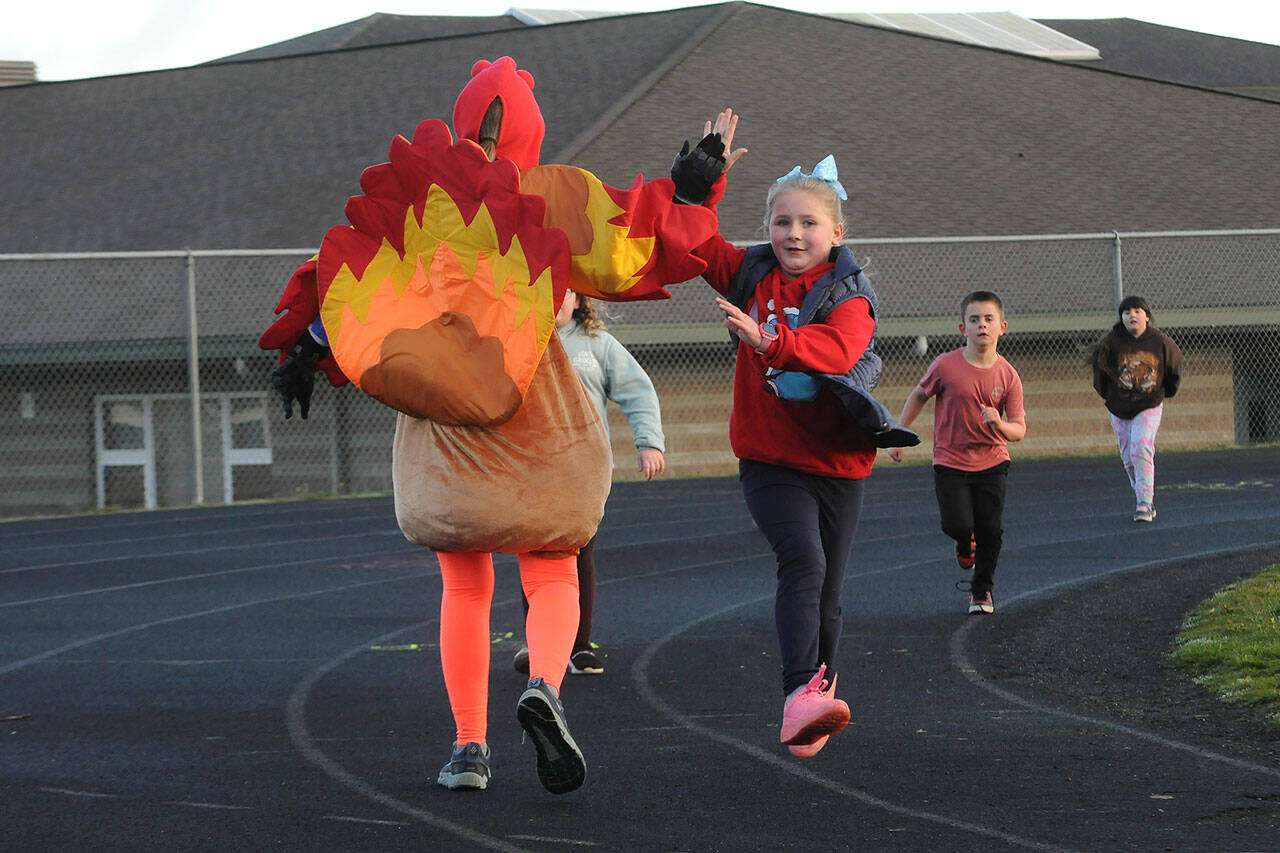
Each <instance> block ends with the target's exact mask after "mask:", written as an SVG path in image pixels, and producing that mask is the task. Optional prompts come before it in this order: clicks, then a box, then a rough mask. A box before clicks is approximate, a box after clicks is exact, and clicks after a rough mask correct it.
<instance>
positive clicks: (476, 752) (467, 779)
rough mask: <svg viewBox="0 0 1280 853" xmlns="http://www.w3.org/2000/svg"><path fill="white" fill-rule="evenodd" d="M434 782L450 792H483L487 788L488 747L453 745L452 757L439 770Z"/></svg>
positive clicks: (477, 744) (485, 744) (478, 744)
mask: <svg viewBox="0 0 1280 853" xmlns="http://www.w3.org/2000/svg"><path fill="white" fill-rule="evenodd" d="M436 782H437V783H439V784H441V785H444V786H445V787H446V788H448V789H449V790H450V791H459V790H477V791H483V790H484V789H485V788H487V787H489V745H488V744H487V743H465V744H457V743H455V744H454V745H453V755H452V757H450V759H449V763H448V764H446V765H445V766H444V767H441V768H440V775H439V776H438V777H437V778H436Z"/></svg>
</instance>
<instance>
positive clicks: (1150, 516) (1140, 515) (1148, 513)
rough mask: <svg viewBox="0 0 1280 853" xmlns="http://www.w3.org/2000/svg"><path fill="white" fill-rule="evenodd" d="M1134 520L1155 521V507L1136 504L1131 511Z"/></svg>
mask: <svg viewBox="0 0 1280 853" xmlns="http://www.w3.org/2000/svg"><path fill="white" fill-rule="evenodd" d="M1133 520H1134V521H1155V520H1156V508H1155V507H1153V506H1149V505H1147V504H1138V508H1137V509H1136V510H1135V511H1134V513H1133Z"/></svg>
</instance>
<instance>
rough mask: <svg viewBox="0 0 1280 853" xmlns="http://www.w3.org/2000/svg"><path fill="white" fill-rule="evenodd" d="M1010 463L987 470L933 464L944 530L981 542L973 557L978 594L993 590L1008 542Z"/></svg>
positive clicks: (964, 540) (960, 539)
mask: <svg viewBox="0 0 1280 853" xmlns="http://www.w3.org/2000/svg"><path fill="white" fill-rule="evenodd" d="M1008 480H1009V462H1008V460H1006V461H1004V462H1001V463H1000V464H999V465H997V466H995V467H994V468H988V469H986V470H985V471H961V470H960V469H958V468H948V467H947V466H946V465H934V466H933V488H934V491H936V492H937V493H938V514H939V515H940V516H941V517H942V532H943V533H945V534H947V535H948V536H950V537H951V538H952V539H954V540H956V542H958V543H962V544H964V545H968V544H969V537H970V536H972V537H973V539H974V541H975V542H976V543H977V548H976V550H975V554H974V560H973V581H972V584H973V586H972V589H973V594H974V595H975V596H978V597H980V596H983V595H985V594H986V593H988V592H990V591H991V588H992V585H993V583H994V577H995V573H996V563H997V562H998V561H999V559H1000V547H1001V545H1002V544H1003V543H1004V492H1005V484H1006V483H1007V482H1008Z"/></svg>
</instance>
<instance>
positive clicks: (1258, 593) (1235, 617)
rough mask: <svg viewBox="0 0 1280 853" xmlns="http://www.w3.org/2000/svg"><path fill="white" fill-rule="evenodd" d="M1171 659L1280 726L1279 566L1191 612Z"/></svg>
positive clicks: (1226, 699) (1223, 591) (1234, 701)
mask: <svg viewBox="0 0 1280 853" xmlns="http://www.w3.org/2000/svg"><path fill="white" fill-rule="evenodd" d="M1170 663H1171V664H1172V665H1173V666H1174V667H1176V668H1178V669H1181V670H1185V671H1187V672H1190V673H1191V674H1192V675H1193V676H1194V677H1195V680H1196V682H1197V683H1199V684H1202V685H1204V686H1205V687H1206V688H1208V689H1210V690H1212V691H1213V692H1214V693H1215V694H1216V695H1217V697H1218V698H1219V699H1221V700H1222V701H1224V702H1230V703H1231V704H1233V705H1243V706H1247V707H1257V708H1260V709H1262V710H1263V711H1264V712H1265V713H1266V719H1267V723H1268V724H1269V725H1270V726H1272V727H1276V728H1280V565H1275V566H1270V567H1268V568H1266V569H1263V570H1262V571H1261V572H1259V573H1258V574H1256V575H1254V576H1253V577H1250V578H1247V579H1245V580H1242V581H1239V582H1238V583H1234V584H1231V585H1230V586H1226V587H1223V588H1222V589H1220V590H1218V591H1217V592H1216V593H1214V595H1213V597H1211V598H1209V599H1208V600H1207V601H1204V602H1202V603H1201V604H1200V605H1199V606H1198V607H1196V608H1195V609H1194V610H1192V611H1191V612H1190V613H1189V614H1188V615H1187V618H1186V619H1185V620H1184V621H1183V623H1182V628H1181V630H1180V631H1179V632H1178V636H1177V638H1176V640H1175V641H1174V649H1173V652H1172V654H1171V655H1170Z"/></svg>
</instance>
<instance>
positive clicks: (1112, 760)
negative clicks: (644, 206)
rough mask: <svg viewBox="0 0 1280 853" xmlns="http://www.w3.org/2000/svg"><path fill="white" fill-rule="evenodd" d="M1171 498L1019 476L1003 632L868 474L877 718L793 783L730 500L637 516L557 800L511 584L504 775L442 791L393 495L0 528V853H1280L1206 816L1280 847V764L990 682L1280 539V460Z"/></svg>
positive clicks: (927, 528) (860, 687) (1219, 476)
mask: <svg viewBox="0 0 1280 853" xmlns="http://www.w3.org/2000/svg"><path fill="white" fill-rule="evenodd" d="M1158 476H1159V482H1160V486H1161V488H1160V490H1159V491H1158V493H1157V506H1158V509H1159V517H1158V518H1157V520H1156V522H1155V523H1154V524H1150V525H1137V524H1133V523H1132V522H1130V520H1129V511H1130V507H1131V496H1130V493H1129V489H1128V485H1127V483H1125V480H1124V474H1123V471H1122V470H1121V467H1120V463H1119V461H1118V460H1117V459H1113V458H1110V457H1108V458H1105V459H1065V460H1049V461H1022V462H1015V463H1014V467H1013V469H1012V472H1011V475H1010V488H1009V505H1008V511H1007V516H1006V534H1005V543H1006V544H1005V551H1004V555H1003V557H1002V559H1001V561H1000V569H999V573H998V574H997V578H996V584H997V586H996V598H995V600H996V607H997V610H996V614H995V615H994V616H993V617H989V618H981V617H974V618H969V617H967V616H966V615H965V609H966V608H965V603H966V600H965V596H964V595H963V593H960V592H958V591H956V589H955V588H954V582H955V581H956V580H957V579H958V578H959V577H960V572H959V571H958V569H956V567H955V565H954V561H953V558H952V554H951V546H950V544H949V541H948V540H946V539H945V538H944V537H943V536H942V534H941V533H940V532H939V531H938V528H937V508H936V504H935V502H934V497H933V490H932V475H931V472H930V470H929V468H928V467H927V466H923V465H915V466H895V465H893V464H891V463H888V462H887V461H883V462H882V463H881V464H879V465H878V466H877V469H876V471H875V473H874V474H873V475H872V478H871V480H870V481H869V489H868V497H867V502H866V508H865V511H864V514H863V520H862V525H861V529H860V531H859V533H858V539H857V543H856V545H855V554H854V561H853V566H852V568H851V574H850V577H849V579H848V582H847V585H846V588H845V593H846V594H845V607H844V613H845V620H846V633H845V641H844V645H843V647H842V649H841V655H840V664H841V674H840V681H839V693H840V695H841V696H843V697H845V698H846V699H847V700H848V701H849V703H850V705H851V707H852V709H853V716H854V722H853V724H852V725H851V726H850V727H849V728H848V729H846V730H845V731H844V732H843V733H841V734H839V735H837V736H835V737H833V738H832V739H831V742H830V744H829V745H828V746H827V748H826V749H825V750H824V751H823V752H822V753H821V754H819V755H818V756H817V757H815V758H813V759H810V760H806V761H801V760H797V759H793V758H791V757H790V756H789V755H788V753H787V751H786V749H785V747H782V746H780V745H779V744H778V742H777V738H778V725H779V717H780V711H781V699H782V697H781V692H780V688H779V685H778V678H777V667H778V663H777V646H776V640H775V637H774V630H773V615H772V604H773V559H772V557H771V555H770V553H769V551H768V549H767V547H766V545H765V543H764V541H763V539H762V538H761V537H760V535H759V534H758V533H757V532H756V531H755V530H754V529H753V527H752V524H751V521H750V519H749V518H748V516H747V514H746V511H745V509H744V506H743V501H742V497H741V495H740V493H739V491H738V487H737V483H736V481H734V480H732V479H704V480H665V481H660V482H655V483H634V484H625V485H620V486H618V487H617V488H616V489H615V491H614V494H613V496H612V497H611V499H610V501H609V506H608V511H607V513H606V518H605V521H604V524H603V526H602V529H601V536H600V545H599V547H598V548H597V551H596V554H597V561H598V564H599V566H600V575H601V582H600V588H599V596H598V604H597V612H596V639H597V640H598V642H599V643H600V644H601V646H602V647H603V649H604V650H605V651H606V652H607V655H608V657H607V669H606V672H605V674H604V675H603V676H594V677H589V676H583V677H568V678H567V679H566V683H565V689H564V696H565V701H566V705H567V708H568V713H569V720H570V723H571V724H572V727H573V731H574V734H575V735H576V737H577V739H578V742H579V743H580V744H581V746H582V748H583V751H584V752H585V754H586V756H587V760H588V765H589V773H588V779H587V783H586V785H585V786H584V787H583V788H582V789H580V790H579V791H577V792H574V793H572V794H569V795H567V796H562V797H555V796H552V795H550V794H548V793H546V792H545V791H543V790H542V789H541V787H540V786H539V785H538V782H537V778H536V775H535V772H534V755H533V748H532V746H531V745H529V744H523V743H521V738H520V729H519V727H518V725H517V723H516V720H515V713H514V711H515V702H516V699H517V697H518V695H519V692H520V690H521V687H522V680H521V678H520V676H518V675H517V674H516V673H515V672H514V671H513V670H512V669H511V667H510V659H511V654H512V652H513V651H514V650H515V647H516V644H517V642H518V639H519V621H520V604H519V598H518V587H517V579H516V574H515V566H514V561H513V560H511V559H510V558H506V557H500V558H499V560H498V590H497V594H496V596H495V602H494V608H493V634H494V646H493V652H494V654H493V661H492V672H491V679H490V681H491V685H492V687H491V697H490V731H489V743H490V745H491V746H492V749H493V755H494V764H493V774H494V775H493V781H492V784H491V787H490V788H489V790H488V791H485V792H448V791H446V790H445V789H443V788H440V787H438V786H436V784H435V776H436V773H437V771H438V769H439V767H440V765H441V764H443V763H444V762H445V761H446V760H447V757H448V751H449V744H450V742H451V740H452V735H453V728H452V722H451V719H450V716H449V710H448V704H447V701H446V698H445V692H444V687H443V684H442V682H441V676H440V666H439V659H438V656H437V651H436V647H435V643H436V638H437V622H436V618H437V613H438V606H439V596H440V583H439V578H438V572H437V569H436V567H435V563H434V560H433V559H432V558H431V555H430V553H429V552H427V551H425V550H423V549H420V548H416V547H413V546H411V545H409V544H407V543H406V542H405V541H404V540H403V539H402V538H401V537H400V534H399V532H398V530H397V529H396V526H395V519H394V517H393V513H392V508H391V502H390V500H389V499H387V498H371V499H350V500H340V501H335V500H327V501H314V502H298V503H280V504H262V505H239V506H232V507H219V508H206V509H197V510H184V511H161V512H148V513H136V514H121V515H97V516H87V517H77V518H63V519H48V520H34V521H21V522H12V523H6V524H2V525H0V554H3V566H2V567H0V718H4V722H3V725H2V727H0V837H2V838H3V841H2V842H0V846H3V847H4V848H5V849H13V850H85V849H95V848H96V849H101V850H161V849H171V850H218V851H226V850H298V851H303V850H306V851H318V850H323V851H338V850H353V851H356V850H359V851H364V850H369V851H383V850H454V849H457V850H472V849H475V850H478V849H496V850H532V851H544V850H592V849H595V850H653V851H707V850H723V851H737V850H786V849H795V850H929V851H944V850H946V851H951V850H954V851H966V850H1006V849H1007V850H1017V849H1032V850H1113V849H1134V850H1164V849H1171V850H1214V851H1217V850H1259V849H1271V850H1274V849H1280V837H1277V835H1275V834H1269V832H1268V833H1264V832H1263V831H1260V830H1259V831H1254V830H1251V829H1249V828H1248V827H1246V828H1244V829H1241V826H1240V825H1239V824H1238V823H1235V822H1233V821H1231V820H1230V819H1226V820H1223V819H1216V820H1206V819H1204V816H1205V815H1207V814H1212V815H1218V816H1221V815H1227V816H1229V815H1231V814H1232V811H1233V810H1234V809H1242V808H1249V807H1257V806H1258V804H1263V805H1264V806H1267V807H1269V808H1271V809H1272V810H1273V811H1272V813H1271V815H1272V819H1270V820H1266V821H1262V823H1265V824H1266V825H1267V826H1269V827H1275V826H1277V825H1278V824H1277V823H1276V822H1275V820H1274V816H1275V815H1274V810H1275V809H1276V808H1277V803H1280V767H1277V766H1274V765H1271V764H1262V763H1255V761H1254V760H1252V759H1250V758H1248V757H1241V756H1240V755H1232V754H1225V753H1223V752H1220V751H1215V749H1214V748H1209V747H1206V746H1204V745H1203V744H1198V743H1196V742H1195V741H1194V740H1193V739H1191V738H1192V737H1193V735H1192V734H1191V733H1188V739H1182V738H1181V737H1179V736H1172V737H1171V736H1169V735H1168V734H1167V733H1166V734H1157V733H1153V732H1149V731H1143V730H1141V729H1137V728H1134V727H1132V726H1129V725H1124V724H1121V723H1118V722H1116V721H1114V720H1109V719H1105V718H1100V717H1097V716H1091V715H1089V714H1088V713H1084V712H1081V711H1080V710H1079V709H1078V708H1075V707H1072V706H1071V704H1070V703H1068V704H1063V703H1062V702H1060V701H1059V702H1050V701H1046V700H1045V699H1044V698H1043V697H1037V696H1035V695H1030V694H1028V693H1027V692H1026V690H1027V689H1029V688H1019V687H1018V686H1016V685H1011V684H1009V683H1001V682H1000V681H999V680H998V679H996V678H995V677H994V676H993V675H992V674H991V673H984V672H983V671H982V670H981V669H980V668H978V667H976V666H975V665H974V663H973V661H975V660H980V659H981V657H980V655H978V654H977V652H978V651H980V650H981V646H982V644H983V643H984V642H987V640H988V638H990V637H992V636H995V635H996V633H997V632H999V631H1000V630H1001V625H1002V623H1003V624H1005V625H1012V624H1014V620H1016V619H1018V618H1019V613H1020V612H1023V611H1026V610H1027V609H1029V608H1031V607H1033V606H1034V607H1040V606H1043V605H1044V603H1045V602H1046V601H1056V602H1059V603H1060V606H1062V607H1076V608H1078V609H1079V610H1080V618H1081V619H1088V618H1089V611H1088V608H1087V606H1082V602H1085V601H1087V598H1088V591H1089V589H1090V585H1091V584H1100V583H1103V582H1111V581H1114V580H1115V579H1116V578H1118V577H1122V576H1125V575H1135V576H1136V575H1140V574H1142V573H1149V572H1153V571H1159V570H1160V568H1161V566H1162V565H1167V564H1169V563H1172V562H1175V561H1185V560H1187V559H1189V558H1193V559H1199V560H1203V561H1205V562H1206V564H1208V563H1210V562H1211V561H1214V560H1215V559H1220V558H1226V557H1228V556H1238V554H1239V553H1240V552H1242V551H1247V552H1257V553H1258V554H1259V555H1261V554H1262V553H1264V552H1272V553H1274V551H1275V549H1276V546H1277V545H1280V448H1269V449H1261V450H1249V451H1235V452H1212V453H1195V454H1174V453H1162V454H1161V455H1160V456H1159V459H1158ZM1209 591H1210V590H1209V589H1206V590H1205V594H1206V595H1207V594H1208V592H1209ZM1143 608H1144V601H1143V600H1134V601H1133V603H1132V612H1133V618H1135V619H1141V617H1142V613H1143ZM1268 804H1269V805H1268ZM1258 825H1259V823H1258V822H1257V821H1253V822H1251V823H1250V824H1249V825H1248V826H1249V827H1256V826H1258Z"/></svg>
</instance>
